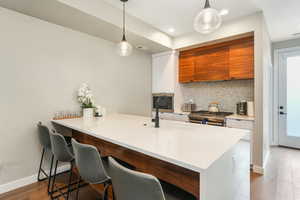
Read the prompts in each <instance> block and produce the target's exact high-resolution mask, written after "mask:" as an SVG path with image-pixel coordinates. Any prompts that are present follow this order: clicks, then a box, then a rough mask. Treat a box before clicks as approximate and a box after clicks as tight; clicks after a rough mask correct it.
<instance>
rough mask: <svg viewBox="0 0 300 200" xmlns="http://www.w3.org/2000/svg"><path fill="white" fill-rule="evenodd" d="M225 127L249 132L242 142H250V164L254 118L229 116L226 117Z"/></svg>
mask: <svg viewBox="0 0 300 200" xmlns="http://www.w3.org/2000/svg"><path fill="white" fill-rule="evenodd" d="M226 127H228V128H239V129H245V130H249V131H250V133H249V134H248V135H246V136H245V137H244V138H243V140H245V141H249V142H250V163H251V164H252V152H253V138H252V137H253V130H254V117H248V116H241V115H230V116H227V117H226Z"/></svg>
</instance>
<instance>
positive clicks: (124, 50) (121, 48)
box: [117, 40, 132, 56]
mask: <svg viewBox="0 0 300 200" xmlns="http://www.w3.org/2000/svg"><path fill="white" fill-rule="evenodd" d="M117 53H118V54H119V55H120V56H129V55H130V54H131V53H132V46H131V44H130V43H129V42H127V41H126V40H122V41H121V42H119V43H118V45H117Z"/></svg>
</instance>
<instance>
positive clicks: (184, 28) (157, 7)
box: [102, 0, 259, 36]
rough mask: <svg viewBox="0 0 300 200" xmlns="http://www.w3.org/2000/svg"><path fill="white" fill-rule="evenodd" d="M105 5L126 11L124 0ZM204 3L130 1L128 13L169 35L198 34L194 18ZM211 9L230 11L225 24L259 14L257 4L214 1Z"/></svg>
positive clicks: (243, 0)
mask: <svg viewBox="0 0 300 200" xmlns="http://www.w3.org/2000/svg"><path fill="white" fill-rule="evenodd" d="M102 1H106V2H107V3H110V4H112V5H113V6H116V7H118V8H120V9H121V8H122V4H121V2H120V0H102ZM204 3H205V0H151V1H149V0H129V1H128V2H127V4H126V6H127V7H126V9H127V10H126V12H127V13H129V14H130V15H133V16H135V17H137V18H140V19H141V20H143V21H145V22H146V23H148V24H151V25H152V26H154V27H156V28H158V29H160V30H161V31H163V32H165V33H168V34H170V35H172V36H179V35H182V34H186V33H191V32H193V31H194V29H193V20H194V17H195V16H196V14H197V13H198V12H199V11H200V10H201V9H202V8H203V7H204ZM211 6H212V7H214V8H217V9H219V10H221V9H223V8H224V9H228V10H229V14H228V15H227V16H224V17H223V19H224V20H225V21H226V20H231V19H236V18H239V17H241V16H245V15H249V14H251V13H254V12H257V11H259V8H258V7H257V6H256V4H255V3H254V2H253V0H211ZM169 28H174V29H175V32H174V33H170V32H168V29H169Z"/></svg>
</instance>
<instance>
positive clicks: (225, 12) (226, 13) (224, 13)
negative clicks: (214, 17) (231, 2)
mask: <svg viewBox="0 0 300 200" xmlns="http://www.w3.org/2000/svg"><path fill="white" fill-rule="evenodd" d="M228 13H229V10H228V9H222V10H220V12H219V15H221V16H225V15H228Z"/></svg>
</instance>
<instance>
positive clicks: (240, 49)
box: [229, 40, 254, 79]
mask: <svg viewBox="0 0 300 200" xmlns="http://www.w3.org/2000/svg"><path fill="white" fill-rule="evenodd" d="M229 52H230V53H229V64H230V78H231V79H252V78H254V42H253V40H251V41H246V42H243V43H240V44H234V45H231V46H230V51H229Z"/></svg>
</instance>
